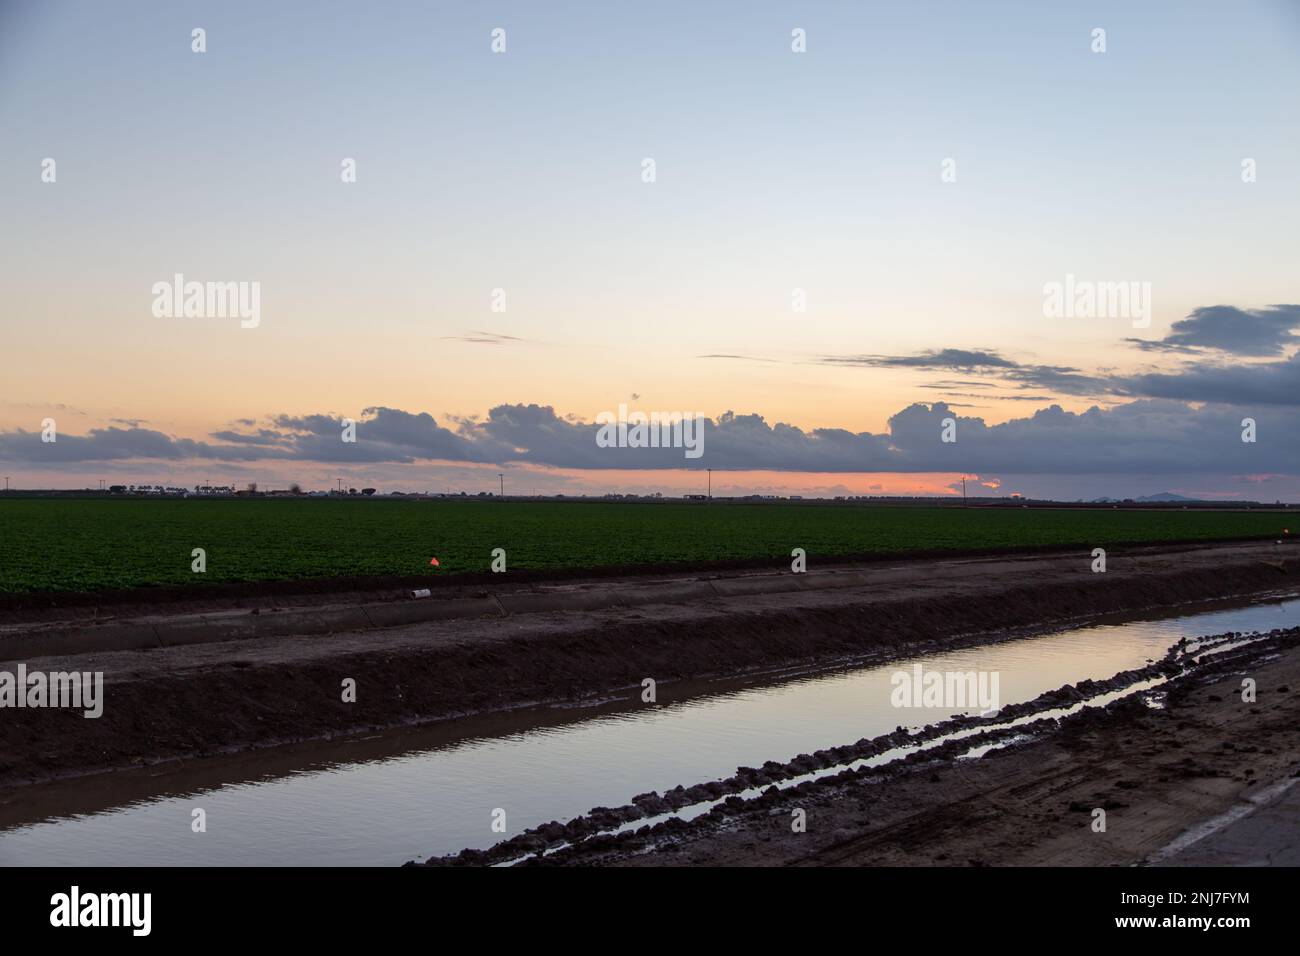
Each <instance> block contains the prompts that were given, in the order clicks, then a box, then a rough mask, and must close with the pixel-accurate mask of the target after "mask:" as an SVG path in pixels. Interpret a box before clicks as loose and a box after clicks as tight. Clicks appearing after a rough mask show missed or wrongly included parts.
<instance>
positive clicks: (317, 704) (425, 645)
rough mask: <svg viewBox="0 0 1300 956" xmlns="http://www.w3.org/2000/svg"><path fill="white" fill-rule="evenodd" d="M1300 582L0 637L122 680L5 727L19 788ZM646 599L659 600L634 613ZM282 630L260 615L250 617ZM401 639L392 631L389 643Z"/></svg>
mask: <svg viewBox="0 0 1300 956" xmlns="http://www.w3.org/2000/svg"><path fill="white" fill-rule="evenodd" d="M1298 584H1300V552H1297V550H1296V549H1295V547H1294V546H1293V545H1291V544H1290V543H1289V542H1288V543H1287V544H1285V545H1274V544H1273V543H1272V542H1269V543H1266V544H1261V543H1250V544H1230V545H1223V544H1221V545H1214V546H1204V547H1182V548H1177V549H1154V548H1143V549H1130V550H1128V551H1126V552H1122V553H1121V552H1112V553H1111V554H1110V555H1109V556H1108V568H1107V571H1106V573H1104V574H1098V573H1093V572H1092V557H1091V555H1090V554H1089V553H1087V552H1086V551H1085V552H1072V553H1068V554H1035V555H1027V556H1023V557H1008V556H1004V557H997V558H979V559H969V558H968V559H948V560H926V561H915V562H904V563H897V564H892V565H883V566H882V565H878V564H877V565H871V566H863V567H860V568H851V567H839V568H834V569H830V568H827V569H810V571H809V572H808V573H807V574H805V575H792V574H790V573H789V572H788V571H786V572H785V573H782V574H758V573H734V574H727V575H706V574H701V575H697V576H695V577H692V578H685V579H684V578H682V577H680V576H678V577H676V578H672V577H666V578H664V579H661V580H650V579H646V578H637V579H635V580H631V579H628V580H605V579H601V580H599V581H593V582H590V583H582V582H577V583H572V582H570V583H565V584H563V585H554V586H549V587H542V586H534V587H529V588H523V589H521V588H514V589H511V591H510V592H509V594H508V595H507V594H501V595H497V594H491V593H481V594H479V595H471V594H461V595H449V596H448V598H446V599H447V600H458V601H465V600H470V599H475V600H481V601H489V602H491V604H492V608H491V610H489V611H488V612H487V613H485V614H483V615H480V616H456V615H447V616H444V617H442V618H441V619H421V620H418V622H416V623H402V622H403V621H404V620H409V616H408V615H409V614H410V613H411V612H409V611H408V610H406V609H407V608H411V607H413V606H415V605H416V604H419V603H420V602H415V601H407V602H400V601H392V602H390V603H389V604H387V605H382V604H376V603H374V602H370V603H366V604H365V605H364V613H363V614H361V615H360V616H357V612H358V610H359V608H360V606H357V607H350V606H338V605H335V606H333V607H334V609H335V610H336V611H337V612H338V613H339V615H340V616H339V617H338V619H337V620H338V621H343V622H345V623H344V624H343V625H337V624H335V625H331V627H332V628H333V629H334V630H333V632H332V633H320V632H317V633H311V634H308V635H306V636H303V635H300V634H296V633H294V631H295V629H294V628H293V627H288V626H283V627H277V628H261V629H259V628H252V629H245V630H243V631H241V630H240V629H239V628H238V627H233V628H232V629H231V633H232V634H243V635H245V636H244V637H243V638H242V639H231V640H206V639H205V640H204V641H203V642H201V643H184V642H177V643H171V644H168V643H167V642H163V641H158V640H155V641H153V642H152V643H149V642H142V643H141V644H139V646H136V647H135V648H134V649H125V650H98V649H96V648H95V645H94V644H93V642H91V643H89V644H88V643H86V640H85V638H86V636H87V634H93V633H94V628H93V627H90V628H87V627H85V626H83V625H77V626H75V627H74V626H70V627H68V628H67V631H68V632H69V633H74V634H76V635H79V636H78V637H77V642H76V645H75V646H76V648H77V649H76V650H75V652H69V653H63V654H58V653H48V654H46V656H36V654H37V653H39V649H43V648H48V649H49V651H51V652H53V651H54V650H55V649H56V648H58V647H59V646H60V645H61V644H62V643H63V639H62V637H61V634H60V631H59V628H58V627H57V626H56V627H55V628H54V629H53V630H50V631H48V632H47V633H46V634H45V638H46V639H47V640H46V642H45V643H43V644H41V645H37V646H35V647H34V646H33V645H32V644H31V643H29V642H28V641H29V639H30V638H31V634H30V633H28V634H27V635H26V636H25V637H23V636H22V635H19V636H18V637H14V638H13V643H9V640H10V638H7V637H5V636H3V635H0V671H4V670H8V671H11V672H12V671H14V669H15V668H16V666H17V663H18V662H20V661H21V662H22V663H24V664H25V665H26V667H27V670H28V671H29V672H32V671H42V672H48V671H73V670H75V671H81V672H87V671H90V672H102V673H103V675H104V682H105V686H104V705H103V715H102V716H101V717H99V718H97V719H87V718H85V717H83V716H82V712H81V711H80V710H71V709H52V708H40V709H29V708H23V709H11V710H5V711H4V712H3V720H0V786H13V785H20V784H22V783H25V782H32V781H37V780H41V779H47V778H49V777H52V776H63V775H69V774H79V773H87V772H94V771H98V770H105V769H111V768H115V767H124V766H133V765H140V764H144V763H150V762H154V761H161V760H172V759H178V758H185V757H192V756H201V755H204V754H213V753H220V752H231V751H237V750H241V749H245V748H249V747H255V746H268V745H273V744H277V743H283V742H288V741H295V740H305V739H312V738H324V737H330V736H335V735H340V734H348V733H355V732H363V731H372V730H374V729H378V728H383V727H391V726H397V725H402V724H413V723H419V722H425V721H432V720H438V719H444V718H450V717H456V716H460V715H463V714H465V713H469V712H482V711H490V710H500V709H505V708H509V707H515V706H522V705H526V704H531V703H539V702H548V701H557V702H558V701H572V700H575V699H580V698H585V697H590V696H592V695H608V694H611V693H623V694H632V693H638V694H639V693H640V685H641V681H642V680H643V679H644V678H647V677H649V678H654V679H655V680H656V681H658V682H660V683H661V684H662V683H665V682H672V681H677V680H685V679H699V678H711V677H724V676H726V677H734V676H737V675H741V674H743V673H745V672H747V671H756V670H762V669H766V668H773V667H782V666H789V665H794V664H800V665H809V666H813V665H824V664H828V663H834V662H837V661H866V660H876V659H884V658H888V657H893V656H896V655H898V654H899V653H901V652H903V651H905V650H918V649H926V648H931V647H936V646H941V645H955V644H970V643H980V642H984V641H987V640H990V639H995V638H996V637H999V636H1005V635H1006V634H1007V631H1008V629H1015V628H1033V629H1038V628H1044V627H1056V626H1061V625H1062V624H1068V623H1075V622H1079V621H1083V620H1087V619H1089V618H1093V617H1096V616H1098V615H1101V614H1105V613H1110V612H1119V611H1138V610H1144V609H1154V608H1164V607H1169V606H1173V605H1179V604H1185V603H1187V602H1192V601H1198V600H1204V599H1210V598H1217V597H1230V596H1239V595H1243V594H1249V593H1256V592H1264V591H1276V590H1282V589H1287V588H1295V587H1296V586H1297V585H1298ZM638 588H641V589H643V590H641V591H639V592H638V591H637V589H638ZM620 593H621V594H622V595H624V596H623V597H617V595H618V594H620ZM638 593H639V594H640V599H632V598H629V597H627V595H636V594H638ZM611 594H614V595H616V597H615V598H614V599H611V598H610V595H611ZM435 600H441V599H435ZM385 607H386V608H388V610H384V608H385ZM557 608H559V609H557ZM313 610H314V611H317V612H321V609H319V608H317V609H313ZM259 612H260V613H259ZM274 612H275V609H274V608H267V609H259V608H252V609H249V608H247V607H241V608H239V609H238V610H237V611H231V612H230V614H231V616H232V619H233V617H237V616H251V617H262V616H263V615H265V616H266V617H268V618H269V617H271V616H273V614H274ZM214 613H217V614H219V613H220V611H219V610H217V611H214V610H213V609H211V608H209V609H206V610H205V616H206V617H209V618H210V617H211V616H212V615H213V614H214ZM321 613H323V612H321ZM331 613H333V612H331ZM420 613H421V614H424V613H426V612H423V611H422V612H420ZM349 614H351V615H352V616H351V618H349V616H348V615H349ZM349 620H350V621H351V622H353V625H354V626H348V625H347V623H346V622H348V621H349ZM383 622H392V624H393V626H388V627H383V626H376V625H377V624H380V623H383ZM106 623H110V624H112V625H113V626H115V627H119V626H120V627H131V626H137V625H140V624H141V621H139V620H132V619H121V618H119V619H115V620H114V621H111V622H106ZM193 625H194V620H193V616H192V615H183V614H181V615H170V616H168V615H155V616H153V617H151V618H149V619H148V620H147V622H144V626H147V627H148V628H150V629H151V630H152V632H153V633H154V634H155V635H159V634H164V633H181V632H183V629H184V628H185V627H186V626H193ZM20 639H21V641H22V643H20ZM160 645H162V646H160ZM64 646H69V647H70V646H71V645H64ZM6 648H9V650H6ZM347 679H351V680H354V681H355V682H356V700H355V702H353V703H347V702H344V701H343V699H342V698H343V692H342V686H343V683H344V681H345V680H347Z"/></svg>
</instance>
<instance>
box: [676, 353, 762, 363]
mask: <svg viewBox="0 0 1300 956" xmlns="http://www.w3.org/2000/svg"><path fill="white" fill-rule="evenodd" d="M696 358H702V359H729V360H731V361H734V362H767V363H769V364H772V365H780V364H781V363H780V362H779V361H777V360H776V359H769V358H758V357H757V356H754V355H730V354H727V353H713V354H711V355H697V356H696Z"/></svg>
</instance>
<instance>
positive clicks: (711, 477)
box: [708, 468, 713, 500]
mask: <svg viewBox="0 0 1300 956" xmlns="http://www.w3.org/2000/svg"><path fill="white" fill-rule="evenodd" d="M708 471H709V500H712V499H713V469H712V468H710V469H709V470H708Z"/></svg>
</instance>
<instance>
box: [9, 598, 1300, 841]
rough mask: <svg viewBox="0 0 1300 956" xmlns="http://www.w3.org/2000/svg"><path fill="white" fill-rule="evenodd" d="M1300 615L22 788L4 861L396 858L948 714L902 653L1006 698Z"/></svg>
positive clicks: (1030, 647) (536, 714)
mask: <svg viewBox="0 0 1300 956" xmlns="http://www.w3.org/2000/svg"><path fill="white" fill-rule="evenodd" d="M1297 623H1300V600H1297V599H1295V598H1294V597H1291V598H1287V599H1285V600H1279V601H1272V602H1267V603H1259V604H1255V605H1252V606H1249V607H1239V608H1232V609H1221V610H1214V611H1203V612H1200V613H1195V614H1187V615H1184V616H1180V617H1171V618H1166V619H1163V620H1144V621H1130V622H1127V623H1114V624H1102V625H1096V626H1090V627H1084V628H1079V629H1076V630H1070V631H1065V632H1061V633H1056V634H1049V635H1045V636H1037V637H1027V638H1021V639H1018V640H1013V641H1006V642H1003V643H1000V644H994V645H986V646H984V647H978V648H968V649H964V650H955V651H951V652H945V653H938V654H932V655H927V656H924V657H919V658H908V659H906V660H902V661H898V662H894V663H890V664H887V665H883V666H874V667H865V668H857V669H852V670H844V671H838V672H831V673H820V674H816V675H804V676H796V677H787V678H785V679H782V680H772V679H771V678H769V682H768V683H764V684H761V685H757V686H740V685H737V684H736V683H734V682H733V683H730V684H715V685H709V686H707V687H706V688H703V689H700V688H691V689H688V690H689V691H692V692H691V693H688V695H687V696H684V697H682V696H678V697H677V698H676V699H672V700H669V699H667V695H666V694H665V693H663V692H661V695H660V703H659V705H658V706H655V707H651V706H647V705H642V704H641V703H640V700H639V693H638V694H630V693H629V698H630V699H629V700H623V701H614V702H607V703H606V704H604V705H603V706H599V707H594V708H589V709H586V710H576V711H575V710H573V709H567V710H563V709H557V708H549V709H546V710H536V711H531V712H521V713H516V714H513V715H510V716H507V717H492V718H482V719H474V720H466V721H457V722H455V724H448V725H445V726H441V727H435V728H431V729H428V730H424V731H419V732H414V731H411V732H402V733H392V734H384V735H380V736H376V737H371V738H365V739H360V740H348V741H339V742H335V743H329V744H315V745H311V746H305V747H296V748H283V749H281V750H277V751H271V752H265V753H261V754H255V755H244V756H241V757H239V758H231V759H228V760H223V759H214V760H206V761H200V762H199V764H200V765H199V766H190V767H184V768H178V769H173V770H165V771H158V770H154V771H130V772H126V773H118V774H111V775H105V776H103V777H100V778H92V779H90V780H80V781H70V782H66V783H56V784H49V785H43V786H40V787H32V788H26V789H24V790H22V791H20V792H19V793H17V794H15V795H12V796H10V797H8V798H6V799H3V800H0V827H2V829H0V865H60V864H79V865H83V866H96V865H104V866H112V865H126V864H131V865H164V864H166V865H211V864H232V865H234V864H251V865H277V864H300V865H339V866H348V865H393V864H399V863H402V862H404V861H406V860H409V859H423V858H425V857H428V856H431V855H434V854H442V853H449V852H454V851H456V850H459V849H461V848H463V847H467V846H475V847H486V846H488V845H490V844H492V843H495V842H497V841H498V840H500V839H502V838H504V837H508V836H511V835H513V834H515V833H518V832H519V831H521V830H524V829H527V828H528V827H531V826H535V825H537V824H539V823H544V822H546V821H548V820H553V819H560V820H564V819H568V818H570V817H572V816H575V815H578V814H581V813H584V812H586V811H587V810H588V809H590V808H591V807H594V806H602V805H603V806H619V805H621V804H624V803H626V802H627V801H628V800H629V799H630V798H631V797H632V796H634V795H636V794H638V793H642V792H645V791H648V790H659V791H663V790H665V789H668V788H670V787H673V786H675V785H677V784H685V785H690V784H693V783H699V782H702V781H706V780H711V779H716V778H721V777H727V776H730V775H731V774H732V773H733V772H734V771H735V769H736V768H737V767H738V766H743V765H748V766H757V765H759V764H761V763H762V762H763V761H765V760H778V761H784V760H787V759H789V758H791V757H793V756H795V755H797V754H799V753H805V752H811V751H813V750H817V749H821V748H824V747H829V746H835V745H839V744H846V743H851V742H853V741H855V740H858V739H859V738H862V737H873V736H876V735H879V734H883V733H886V732H888V731H890V730H893V729H894V728H895V727H897V726H899V725H900V724H902V725H907V726H921V725H923V724H927V723H933V722H934V721H936V720H940V719H943V718H945V717H948V716H951V715H952V714H953V713H957V712H960V709H958V708H945V709H925V708H916V709H900V708H896V707H894V706H892V704H891V702H890V696H891V692H892V690H893V686H894V685H893V684H892V683H891V681H890V678H891V676H892V675H893V674H894V673H896V672H897V671H899V670H900V669H910V668H911V667H912V665H913V664H914V663H918V662H919V663H920V664H921V665H922V666H923V668H925V669H926V670H940V671H971V670H975V671H988V672H997V673H998V675H999V692H1000V700H999V703H1000V704H1001V705H1004V706H1005V705H1006V704H1010V703H1015V702H1017V701H1022V700H1027V699H1030V698H1032V697H1035V696H1037V695H1038V694H1040V693H1042V692H1043V691H1046V690H1050V689H1052V688H1055V687H1059V686H1060V685H1062V684H1066V683H1075V682H1078V681H1080V680H1083V679H1086V678H1094V679H1103V678H1107V677H1110V676H1111V675H1113V674H1115V673H1116V672H1118V671H1121V670H1126V669H1129V668H1133V667H1140V666H1141V665H1143V664H1145V663H1146V662H1147V660H1148V659H1154V658H1159V657H1160V656H1161V655H1162V654H1164V652H1165V650H1166V649H1167V648H1168V647H1169V645H1170V644H1172V643H1174V642H1175V641H1177V640H1178V639H1179V638H1180V637H1188V638H1194V637H1197V636H1203V635H1209V634H1217V633H1222V632H1224V631H1251V630H1261V629H1262V630H1268V629H1271V628H1275V627H1290V626H1295V625H1296V624H1297ZM868 626H869V623H868ZM662 690H667V689H666V688H665V689H662ZM675 693H676V694H678V695H680V694H681V690H680V689H678V690H677V691H676V692H675ZM975 709H978V708H970V710H975ZM496 808H501V809H504V810H505V812H506V829H505V833H504V834H501V833H494V832H493V831H492V828H491V824H492V815H493V811H494V809H496ZM195 809H202V810H203V811H205V813H206V822H207V829H206V832H203V833H195V832H192V829H191V820H192V818H193V811H194V810H195Z"/></svg>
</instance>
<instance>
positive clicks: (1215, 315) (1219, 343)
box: [1127, 305, 1300, 357]
mask: <svg viewBox="0 0 1300 956" xmlns="http://www.w3.org/2000/svg"><path fill="white" fill-rule="evenodd" d="M1297 328H1300V305H1270V306H1268V307H1266V308H1263V309H1239V308H1237V307H1236V306H1232V305H1211V306H1205V307H1203V308H1199V309H1195V310H1193V311H1192V313H1191V314H1190V315H1188V317H1187V318H1185V319H1180V320H1178V321H1177V322H1175V323H1174V324H1173V326H1172V327H1171V330H1170V332H1169V334H1168V335H1166V336H1165V337H1164V338H1163V339H1160V340H1157V341H1152V340H1149V339H1128V340H1127V341H1128V342H1130V343H1131V344H1133V345H1135V346H1137V347H1138V348H1140V349H1143V350H1144V351H1148V352H1175V353H1181V354H1189V353H1190V354H1194V353H1197V352H1201V351H1205V350H1213V351H1219V352H1225V353H1228V354H1230V355H1241V356H1261V357H1262V356H1271V355H1281V354H1282V353H1283V352H1284V351H1285V350H1286V349H1288V348H1290V347H1291V346H1294V345H1298V344H1300V335H1297V334H1296V332H1295V330H1296V329H1297Z"/></svg>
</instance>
